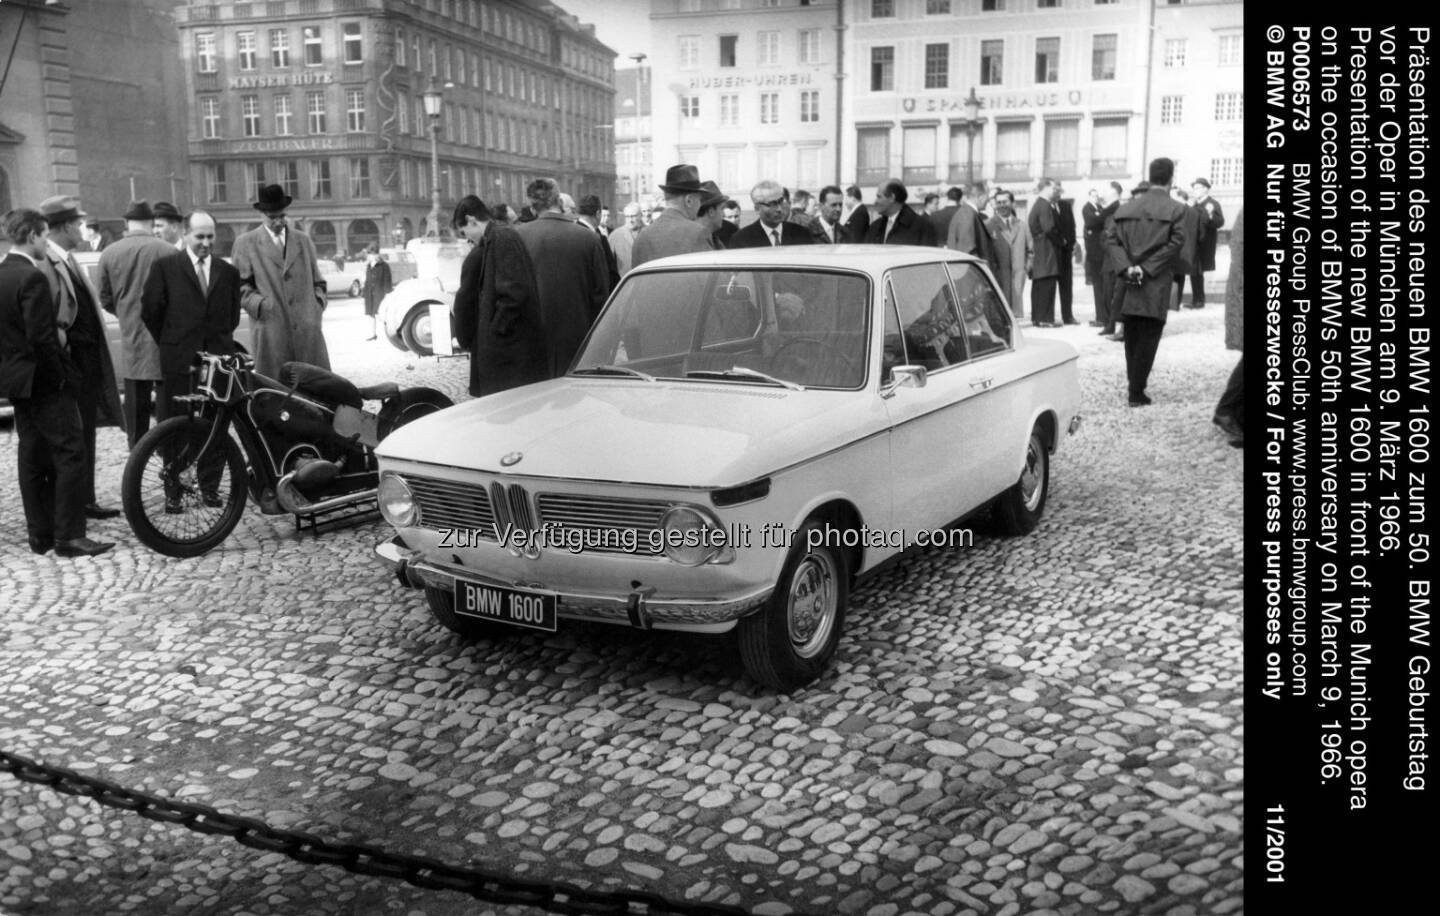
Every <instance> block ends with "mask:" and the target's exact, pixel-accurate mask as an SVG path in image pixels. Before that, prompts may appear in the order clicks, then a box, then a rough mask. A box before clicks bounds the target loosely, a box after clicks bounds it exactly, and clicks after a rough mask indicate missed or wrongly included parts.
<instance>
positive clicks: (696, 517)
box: [660, 506, 725, 566]
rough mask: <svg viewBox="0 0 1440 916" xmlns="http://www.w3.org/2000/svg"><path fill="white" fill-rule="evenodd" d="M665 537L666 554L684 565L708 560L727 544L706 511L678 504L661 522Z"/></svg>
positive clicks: (697, 563) (721, 532) (719, 529)
mask: <svg viewBox="0 0 1440 916" xmlns="http://www.w3.org/2000/svg"><path fill="white" fill-rule="evenodd" d="M660 528H661V533H662V534H663V535H664V537H665V556H667V557H669V558H670V560H671V561H673V562H675V563H679V564H680V565H681V566H699V565H701V564H702V563H707V562H709V560H710V559H711V558H712V557H714V556H715V554H717V553H718V552H719V551H720V548H721V547H723V546H724V543H725V541H724V537H725V532H724V530H723V529H721V528H719V527H717V526H716V525H715V522H714V521H713V520H711V519H710V518H709V517H707V516H706V515H705V514H704V513H703V512H701V511H699V510H698V509H695V508H693V507H691V506H675V507H674V508H672V509H670V510H669V511H668V512H666V513H665V517H664V518H663V519H661V522H660Z"/></svg>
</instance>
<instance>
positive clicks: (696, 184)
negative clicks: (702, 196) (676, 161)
mask: <svg viewBox="0 0 1440 916" xmlns="http://www.w3.org/2000/svg"><path fill="white" fill-rule="evenodd" d="M660 190H662V191H664V192H665V193H666V194H699V193H701V191H702V189H701V187H700V170H699V169H697V168H695V166H693V165H672V166H670V168H668V169H666V170H665V183H664V184H662V185H660Z"/></svg>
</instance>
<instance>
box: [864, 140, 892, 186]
mask: <svg viewBox="0 0 1440 916" xmlns="http://www.w3.org/2000/svg"><path fill="white" fill-rule="evenodd" d="M855 172H856V174H855V177H856V180H857V181H858V182H859V183H860V184H870V185H878V184H880V183H881V182H883V181H884V180H885V179H886V178H889V177H890V128H888V127H863V128H861V129H860V130H859V131H857V132H856V144H855Z"/></svg>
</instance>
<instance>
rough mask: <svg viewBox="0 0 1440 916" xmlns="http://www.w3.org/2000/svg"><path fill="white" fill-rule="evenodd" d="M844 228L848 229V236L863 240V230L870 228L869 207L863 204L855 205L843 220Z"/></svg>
mask: <svg viewBox="0 0 1440 916" xmlns="http://www.w3.org/2000/svg"><path fill="white" fill-rule="evenodd" d="M845 228H846V229H849V230H850V238H852V239H854V240H855V241H857V242H863V241H864V240H865V231H866V230H867V229H869V228H870V208H869V207H867V206H865V205H864V204H860V205H859V206H857V207H856V208H855V209H854V210H853V211H851V213H850V218H849V219H847V220H846V221H845Z"/></svg>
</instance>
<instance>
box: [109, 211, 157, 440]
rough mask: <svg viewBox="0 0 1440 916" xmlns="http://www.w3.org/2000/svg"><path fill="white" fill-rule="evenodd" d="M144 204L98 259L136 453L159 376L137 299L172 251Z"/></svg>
mask: <svg viewBox="0 0 1440 916" xmlns="http://www.w3.org/2000/svg"><path fill="white" fill-rule="evenodd" d="M154 223H155V215H154V213H153V212H152V211H151V210H150V205H149V204H148V203H146V202H145V201H143V200H141V201H136V202H134V203H132V204H131V205H130V209H129V210H127V211H125V236H124V237H123V238H121V239H120V240H119V241H117V242H114V243H112V244H111V245H109V246H108V247H106V249H105V250H104V251H103V252H102V253H101V254H100V307H101V308H103V309H104V310H105V311H107V312H109V313H110V314H112V315H114V316H115V317H116V318H118V319H119V320H120V360H121V370H120V374H121V376H122V377H123V378H124V379H125V405H124V406H125V432H126V433H127V434H128V435H129V438H130V447H131V448H134V447H135V443H136V442H139V441H140V437H141V436H143V435H145V431H146V430H147V429H149V428H150V415H151V405H152V404H153V402H154V396H155V394H156V393H157V389H158V387H159V384H160V382H161V381H162V380H163V378H164V377H163V376H162V374H161V372H160V345H159V344H157V343H156V342H155V338H154V337H153V336H151V334H150V331H149V330H148V329H147V328H146V327H145V323H144V322H143V321H141V320H140V299H141V296H142V295H143V294H144V292H145V280H146V278H147V277H149V276H150V268H152V267H153V266H154V265H155V262H156V261H158V260H160V259H161V258H163V257H165V256H166V255H168V254H174V253H175V249H174V248H172V247H171V246H170V245H169V244H167V243H166V242H165V240H164V239H162V238H159V237H158V236H156V235H155V232H154V229H153V226H154Z"/></svg>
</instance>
